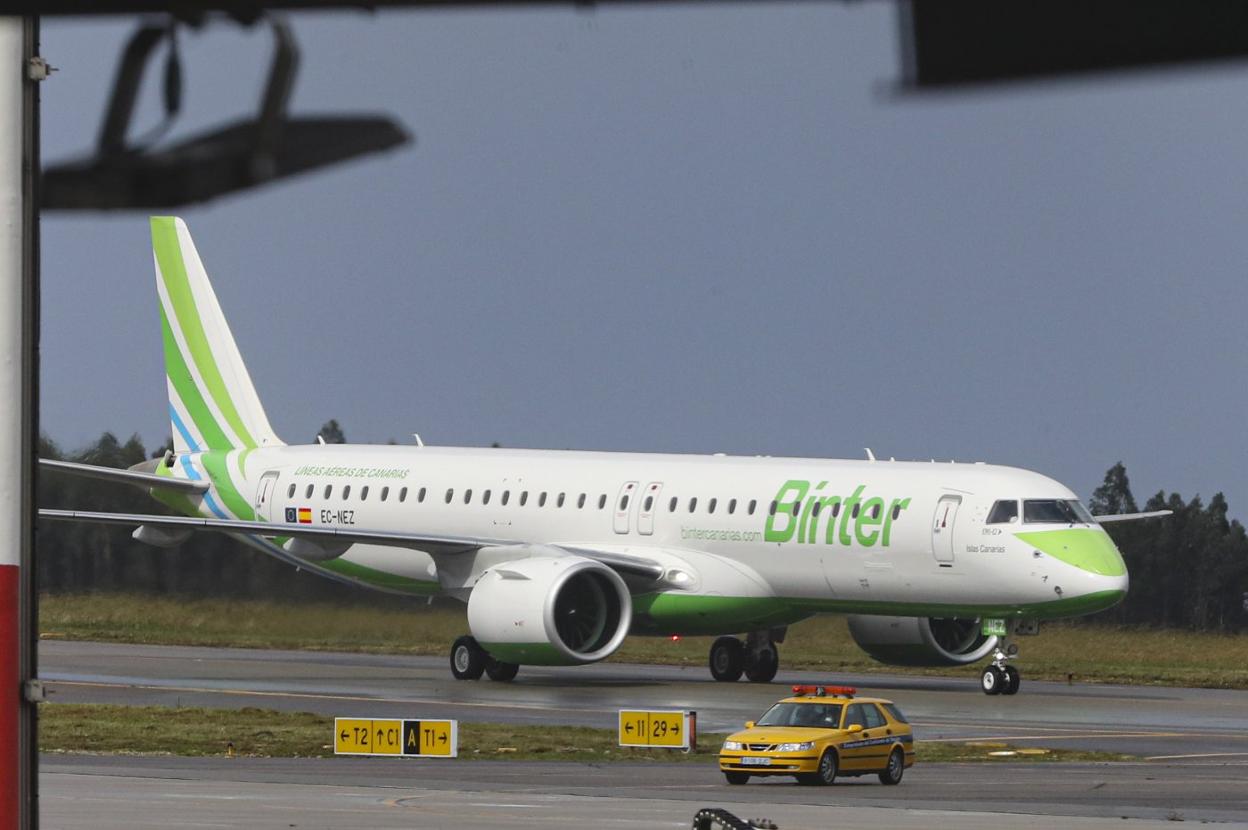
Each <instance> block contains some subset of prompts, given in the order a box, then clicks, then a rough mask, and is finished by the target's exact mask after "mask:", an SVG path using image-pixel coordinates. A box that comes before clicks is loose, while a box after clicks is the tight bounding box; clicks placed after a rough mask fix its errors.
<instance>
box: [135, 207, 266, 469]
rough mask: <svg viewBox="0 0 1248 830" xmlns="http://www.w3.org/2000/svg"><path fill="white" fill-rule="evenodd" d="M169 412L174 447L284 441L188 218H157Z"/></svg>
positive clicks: (154, 229)
mask: <svg viewBox="0 0 1248 830" xmlns="http://www.w3.org/2000/svg"><path fill="white" fill-rule="evenodd" d="M152 251H153V253H154V254H155V259H156V290H157V293H158V294H159V295H160V324H161V330H162V333H163V336H164V344H165V374H166V377H167V381H168V386H169V417H170V420H171V421H172V422H173V446H174V449H175V450H176V451H177V452H186V451H193V452H194V451H201V450H232V449H246V448H253V447H271V446H282V440H281V439H280V438H278V437H277V435H276V433H274V432H273V428H272V427H271V426H269V419H268V416H266V415H265V414H264V407H263V406H261V405H260V398H259V396H258V395H257V394H256V388H255V387H254V386H253V385H252V383H251V376H250V375H249V374H247V367H246V366H245V365H244V364H243V358H242V355H240V354H239V352H238V346H237V345H235V343H234V335H233V334H231V333H230V327H229V324H227V323H226V321H225V315H224V314H222V313H221V306H220V304H219V303H218V302H217V295H216V293H215V292H214V291H213V290H212V284H211V283H210V282H209V281H208V273H207V272H206V271H205V270H204V264H203V262H202V261H200V258H199V254H198V253H197V252H196V250H195V243H194V242H192V241H191V234H190V231H188V230H187V229H186V223H185V222H183V221H182V220H181V219H179V218H177V217H174V216H153V217H152Z"/></svg>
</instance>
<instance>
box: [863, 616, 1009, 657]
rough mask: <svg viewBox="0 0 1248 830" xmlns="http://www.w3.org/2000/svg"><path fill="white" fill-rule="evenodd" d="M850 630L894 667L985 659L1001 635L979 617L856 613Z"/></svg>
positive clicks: (869, 651) (873, 654)
mask: <svg viewBox="0 0 1248 830" xmlns="http://www.w3.org/2000/svg"><path fill="white" fill-rule="evenodd" d="M849 633H850V635H851V636H852V637H853V638H854V642H855V643H857V644H858V647H859V648H861V649H862V650H863V651H865V652H866V653H867V654H869V655H871V656H872V657H874V658H875V659H876V660H879V661H880V662H881V663H888V664H890V665H894V666H964V665H966V664H968V663H975V662H977V661H979V660H982V659H984V658H985V657H987V656H988V655H989V654H991V653H992V650H993V649H994V648H996V646H997V638H996V637H995V636H991V635H985V634H982V633H981V632H980V624H979V620H978V619H952V618H939V619H938V618H933V617H877V616H874V615H870V616H869V615H865V614H853V615H851V616H850V617H849Z"/></svg>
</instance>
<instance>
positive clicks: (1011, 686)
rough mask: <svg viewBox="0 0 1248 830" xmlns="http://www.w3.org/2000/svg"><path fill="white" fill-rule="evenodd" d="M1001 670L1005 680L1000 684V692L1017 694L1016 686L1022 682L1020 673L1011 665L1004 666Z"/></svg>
mask: <svg viewBox="0 0 1248 830" xmlns="http://www.w3.org/2000/svg"><path fill="white" fill-rule="evenodd" d="M1001 671H1002V673H1003V674H1004V675H1005V682H1004V683H1003V684H1002V685H1001V694H1003V695H1016V694H1018V687H1019V686H1021V685H1022V683H1023V677H1022V675H1021V674H1019V671H1018V669H1016V668H1014V667H1013V666H1006V667H1005V668H1004V669H1002V670H1001Z"/></svg>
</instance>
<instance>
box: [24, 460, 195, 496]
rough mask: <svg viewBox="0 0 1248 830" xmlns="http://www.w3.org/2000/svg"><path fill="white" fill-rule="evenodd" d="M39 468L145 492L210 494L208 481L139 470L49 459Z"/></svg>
mask: <svg viewBox="0 0 1248 830" xmlns="http://www.w3.org/2000/svg"><path fill="white" fill-rule="evenodd" d="M39 467H40V469H43V470H48V471H50V472H56V473H65V474H67V475H72V476H80V477H82V478H94V479H99V480H100V481H110V482H113V483H114V484H129V485H132V486H134V487H142V488H143V489H144V490H150V489H161V490H172V491H173V492H175V493H186V494H187V495H198V494H201V493H206V492H208V482H206V481H191V480H189V479H185V478H172V477H170V476H159V475H156V474H155V473H142V472H139V471H138V470H121V469H118V468H116V467H96V466H95V465H93V464H78V463H76V462H73V461H52V460H50V459H47V458H40V459H39Z"/></svg>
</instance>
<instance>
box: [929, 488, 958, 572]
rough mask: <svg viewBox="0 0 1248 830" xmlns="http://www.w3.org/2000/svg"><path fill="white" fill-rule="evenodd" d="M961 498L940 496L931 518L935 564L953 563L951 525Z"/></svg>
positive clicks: (955, 517)
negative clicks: (934, 513)
mask: <svg viewBox="0 0 1248 830" xmlns="http://www.w3.org/2000/svg"><path fill="white" fill-rule="evenodd" d="M961 504H962V497H961V496H941V497H940V501H939V502H938V503H937V505H936V515H935V516H933V517H932V554H933V555H934V556H935V557H936V561H937V562H953V523H954V520H955V519H957V517H958V506H959V505H961Z"/></svg>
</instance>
